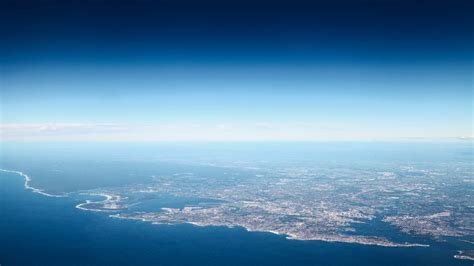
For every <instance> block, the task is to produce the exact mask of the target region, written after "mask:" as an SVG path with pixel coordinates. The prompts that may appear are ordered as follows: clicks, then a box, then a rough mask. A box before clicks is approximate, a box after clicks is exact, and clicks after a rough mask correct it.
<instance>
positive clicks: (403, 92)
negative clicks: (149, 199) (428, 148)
mask: <svg viewBox="0 0 474 266" xmlns="http://www.w3.org/2000/svg"><path fill="white" fill-rule="evenodd" d="M0 5H1V6H0V34H1V36H2V41H1V42H0V58H1V59H0V104H1V107H0V122H1V125H0V129H1V134H0V139H1V141H2V142H8V141H313V140H314V141H319V140H323V141H326V140H407V139H410V140H425V139H429V140H432V139H453V140H472V136H473V122H474V121H473V117H472V113H473V97H472V96H473V95H472V94H473V74H474V70H473V59H474V42H473V38H474V31H473V25H474V23H473V22H474V21H473V16H472V10H473V2H472V1H459V0H454V1H401V0H379V1H375V0H353V1H343V0H336V1H245V0H243V1H184V0H177V1H169V0H166V1H152V0H135V1H121V0H116V1H111V0H101V1H99V0H88V1H80V0H63V1H58V0H57V1H56V0H44V1H32V0H17V1H13V0H6V1H2V3H1V4H0Z"/></svg>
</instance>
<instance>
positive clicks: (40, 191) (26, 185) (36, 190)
mask: <svg viewBox="0 0 474 266" xmlns="http://www.w3.org/2000/svg"><path fill="white" fill-rule="evenodd" d="M0 172H5V173H13V174H17V175H20V176H22V177H23V178H24V179H25V182H24V184H23V187H24V188H25V189H27V190H31V191H32V192H33V193H38V194H41V195H43V196H46V197H53V198H64V197H66V196H67V194H49V193H47V192H45V191H44V189H40V188H35V187H33V186H30V182H31V177H29V176H28V175H27V174H25V173H23V172H21V171H15V170H8V169H0Z"/></svg>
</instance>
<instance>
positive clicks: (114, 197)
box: [76, 193, 121, 212]
mask: <svg viewBox="0 0 474 266" xmlns="http://www.w3.org/2000/svg"><path fill="white" fill-rule="evenodd" d="M83 194H85V195H89V196H102V197H104V198H105V199H104V200H100V201H92V200H86V202H83V203H79V204H77V205H76V208H77V209H80V210H84V211H95V212H111V211H116V210H117V209H118V208H114V207H109V208H106V207H104V208H103V209H94V208H87V207H84V206H87V205H89V204H102V205H104V206H105V205H106V204H108V203H110V204H116V203H117V202H119V201H120V199H121V198H120V196H117V195H110V194H106V193H83Z"/></svg>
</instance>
